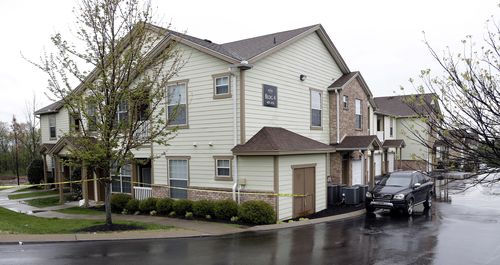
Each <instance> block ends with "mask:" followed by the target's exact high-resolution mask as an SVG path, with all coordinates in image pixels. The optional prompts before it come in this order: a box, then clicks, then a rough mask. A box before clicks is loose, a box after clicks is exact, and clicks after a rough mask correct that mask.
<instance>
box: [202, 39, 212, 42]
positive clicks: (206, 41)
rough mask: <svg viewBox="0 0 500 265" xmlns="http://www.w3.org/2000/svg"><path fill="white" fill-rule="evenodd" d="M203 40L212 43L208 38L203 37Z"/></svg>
mask: <svg viewBox="0 0 500 265" xmlns="http://www.w3.org/2000/svg"><path fill="white" fill-rule="evenodd" d="M204 41H206V42H208V43H212V41H211V40H208V39H204Z"/></svg>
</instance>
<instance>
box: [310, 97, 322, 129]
mask: <svg viewBox="0 0 500 265" xmlns="http://www.w3.org/2000/svg"><path fill="white" fill-rule="evenodd" d="M321 112H322V111H321V91H317V90H311V127H321V125H322V124H321V116H322V115H321Z"/></svg>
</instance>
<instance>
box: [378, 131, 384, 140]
mask: <svg viewBox="0 0 500 265" xmlns="http://www.w3.org/2000/svg"><path fill="white" fill-rule="evenodd" d="M377 138H378V140H379V141H380V142H383V141H384V131H377Z"/></svg>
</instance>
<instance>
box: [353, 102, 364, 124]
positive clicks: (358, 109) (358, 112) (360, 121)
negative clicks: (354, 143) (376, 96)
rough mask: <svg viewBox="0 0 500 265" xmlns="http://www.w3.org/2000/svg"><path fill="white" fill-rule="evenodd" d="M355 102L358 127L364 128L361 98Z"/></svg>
mask: <svg viewBox="0 0 500 265" xmlns="http://www.w3.org/2000/svg"><path fill="white" fill-rule="evenodd" d="M354 104H355V114H356V129H362V127H363V115H362V114H361V100H359V99H356V100H355V101H354Z"/></svg>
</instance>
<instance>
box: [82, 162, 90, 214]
mask: <svg viewBox="0 0 500 265" xmlns="http://www.w3.org/2000/svg"><path fill="white" fill-rule="evenodd" d="M81 174H82V177H81V179H82V195H83V207H85V208H87V207H89V191H88V187H89V186H88V183H87V166H86V165H85V163H82V171H81Z"/></svg>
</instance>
